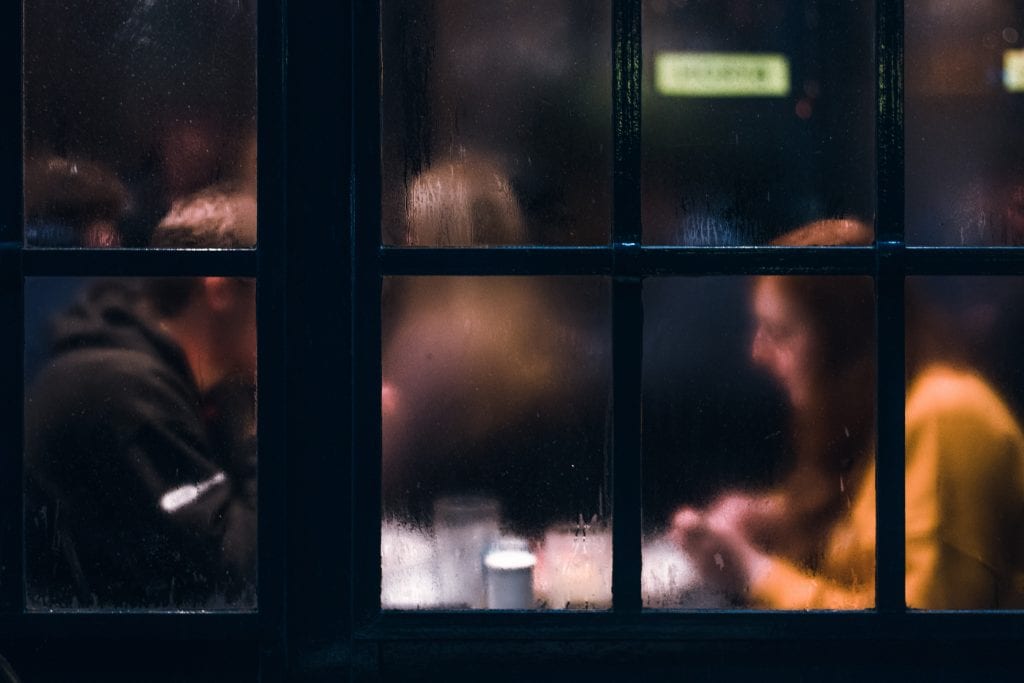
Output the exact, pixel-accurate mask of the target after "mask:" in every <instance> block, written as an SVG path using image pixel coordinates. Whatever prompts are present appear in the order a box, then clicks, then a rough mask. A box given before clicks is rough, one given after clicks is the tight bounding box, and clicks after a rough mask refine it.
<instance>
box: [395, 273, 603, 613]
mask: <svg viewBox="0 0 1024 683" xmlns="http://www.w3.org/2000/svg"><path fill="white" fill-rule="evenodd" d="M609 316H610V312H609V286H608V281H607V280H606V279H603V278H562V277H558V278H555V277H529V278H526V277H518V278H517V277H395V278H388V279H387V280H385V282H384V300H383V340H382V353H383V379H382V381H383V384H382V391H381V400H382V411H383V476H384V490H383V496H384V509H383V525H382V532H381V533H382V538H381V548H382V552H381V555H382V556H381V563H382V578H383V585H382V590H381V604H382V606H383V607H384V608H385V609H388V608H393V609H414V608H456V609H464V608H483V607H489V608H498V609H532V608H550V609H606V608H608V607H610V606H611V516H610V507H609V500H608V476H609V472H608V466H607V465H608V461H607V459H608V452H609V440H610V438H611V434H610V423H609V420H608V411H609V407H610V372H611V356H610V344H611V340H610V321H609Z"/></svg>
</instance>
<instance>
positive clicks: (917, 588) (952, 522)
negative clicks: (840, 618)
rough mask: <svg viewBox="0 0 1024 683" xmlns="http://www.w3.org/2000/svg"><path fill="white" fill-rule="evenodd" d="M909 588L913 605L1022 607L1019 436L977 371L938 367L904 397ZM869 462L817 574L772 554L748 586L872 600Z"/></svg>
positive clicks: (1023, 470) (826, 602)
mask: <svg viewBox="0 0 1024 683" xmlns="http://www.w3.org/2000/svg"><path fill="white" fill-rule="evenodd" d="M906 436H907V447H906V453H907V460H906V465H907V476H906V519H907V530H906V531H907V533H906V539H907V541H906V543H907V546H906V597H907V605H908V606H909V607H913V608H918V609H990V608H1003V609H1006V608H1013V609H1020V608H1021V607H1024V435H1022V433H1021V429H1020V427H1019V426H1018V424H1017V422H1016V420H1015V419H1014V417H1013V415H1012V414H1011V413H1010V411H1009V410H1008V409H1007V407H1006V406H1005V405H1004V403H1003V402H1002V401H1001V400H1000V399H999V397H998V396H997V395H996V394H995V393H994V392H993V390H992V389H991V388H990V387H989V386H988V385H987V384H986V383H985V382H984V381H983V380H982V379H980V378H979V377H977V376H976V375H972V374H968V373H966V372H963V371H959V370H955V369H952V368H950V367H947V366H940V365H935V366H931V367H929V368H927V369H926V370H925V371H924V372H922V373H921V374H920V375H919V376H918V378H917V379H916V380H915V381H914V382H913V384H912V385H911V387H910V390H909V391H908V394H907V406H906ZM874 582H875V468H874V463H872V464H871V467H870V468H869V470H868V471H867V473H866V474H865V476H864V478H863V483H862V484H861V487H860V490H859V491H858V492H857V493H856V496H855V498H854V499H853V506H852V509H851V511H850V513H849V514H848V515H847V516H846V517H844V518H843V519H841V520H840V521H839V522H838V523H837V524H836V525H835V526H834V527H833V529H832V531H831V532H830V535H829V538H828V542H827V546H826V554H825V558H824V563H823V566H822V568H821V571H820V572H819V573H818V574H815V575H813V576H812V575H810V574H808V573H807V572H806V571H805V570H803V569H800V568H799V567H797V566H795V565H792V564H790V563H787V562H785V561H783V560H778V559H772V560H771V561H770V562H769V564H768V565H767V568H766V570H765V571H763V572H762V573H761V574H760V576H758V577H755V579H754V580H753V582H752V585H751V596H752V598H753V599H754V601H755V603H757V604H758V605H760V606H763V607H767V608H771V609H866V608H870V607H872V606H873V605H874V603H875V594H874Z"/></svg>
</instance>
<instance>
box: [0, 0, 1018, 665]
mask: <svg viewBox="0 0 1024 683" xmlns="http://www.w3.org/2000/svg"><path fill="white" fill-rule="evenodd" d="M641 5H642V1H641V0H613V2H612V11H613V31H612V45H611V50H612V56H613V60H614V62H613V65H614V68H613V79H614V82H613V97H614V101H613V131H614V140H613V143H614V155H613V160H614V165H613V176H612V186H613V196H614V197H615V202H614V209H613V211H614V213H613V221H612V225H613V239H612V242H611V243H610V244H609V245H608V246H602V247H578V248H577V247H510V248H500V249H417V250H403V249H397V248H390V247H381V246H380V240H379V235H380V186H381V178H380V107H379V102H380V76H381V72H380V21H379V17H380V14H379V13H380V9H379V7H380V2H376V1H372V2H371V1H367V2H360V1H355V2H345V3H321V2H316V1H315V0H291V1H289V2H285V1H284V0H282V1H280V2H279V1H278V0H259V2H258V16H259V20H258V44H259V48H258V117H259V129H258V157H259V160H260V161H259V164H260V166H259V208H258V212H259V224H260V235H259V238H260V243H259V248H258V250H257V251H255V252H222V251H209V252H197V251H188V250H171V251H158V252H157V251H153V252H140V251H135V250H112V251H89V252H88V253H85V252H83V251H76V250H52V249H25V248H23V246H22V244H21V241H20V240H21V233H22V228H21V226H22V215H21V188H22V142H21V139H22V133H21V92H22V90H21V63H22V55H21V45H22V43H21V3H20V2H13V3H5V4H4V5H3V7H2V8H0V27H3V28H0V32H3V33H4V35H5V37H6V38H7V40H6V41H0V51H6V53H5V56H6V57H7V59H6V61H5V63H6V64H8V65H9V67H8V68H6V69H3V70H2V73H0V79H3V80H2V82H0V91H3V92H7V93H8V94H9V97H8V98H5V99H4V100H3V103H0V120H2V121H4V122H5V124H6V125H5V126H4V127H3V129H2V130H3V131H4V132H3V133H0V178H2V179H3V180H5V181H6V183H5V187H6V188H7V191H6V194H5V196H6V197H7V198H8V201H7V203H6V204H5V205H4V207H3V208H0V212H2V213H0V329H5V330H8V331H11V330H13V331H14V333H13V334H12V333H4V334H2V335H0V357H2V358H3V359H4V360H3V361H2V362H0V405H7V406H14V407H15V409H14V410H10V409H9V410H7V411H6V412H5V413H4V414H3V415H2V416H0V454H2V456H3V457H0V515H2V519H0V653H2V654H3V655H5V656H6V657H8V659H10V660H11V661H12V663H13V664H14V665H15V668H16V670H18V671H19V673H21V675H22V676H23V677H25V678H26V680H30V679H29V675H30V673H42V676H40V677H43V676H52V675H55V674H54V672H58V673H57V674H56V675H59V673H60V672H64V673H67V672H69V671H75V672H78V673H81V672H85V673H87V674H88V673H93V674H97V673H100V672H108V673H109V672H114V673H117V674H119V675H125V676H130V675H131V674H132V673H134V674H136V675H137V674H139V673H143V672H150V673H151V670H149V669H147V667H151V666H158V667H161V668H162V669H163V670H164V671H166V672H167V673H169V674H171V675H173V674H175V673H180V674H181V676H182V677H184V678H187V677H188V676H189V675H190V674H197V673H199V672H203V673H206V674H212V675H215V677H216V679H217V680H225V679H231V680H234V679H238V680H252V678H253V677H254V676H255V675H259V676H260V678H261V679H264V680H282V679H284V678H286V677H287V678H289V679H317V678H321V677H326V678H330V677H332V676H337V675H342V676H345V675H349V674H350V675H352V676H354V677H389V676H392V675H395V676H397V675H400V674H403V673H405V674H419V675H422V672H423V669H422V667H424V666H426V665H432V666H434V667H435V669H433V670H440V669H438V668H436V667H441V668H443V669H445V670H450V671H452V672H456V671H476V672H478V669H477V667H480V666H481V665H482V664H485V663H487V664H491V665H492V666H493V665H494V664H495V663H497V664H498V665H499V666H500V667H501V668H500V670H501V671H502V672H503V674H508V673H510V672H516V671H523V672H534V673H536V672H537V671H543V672H545V673H563V674H566V673H568V674H578V673H581V672H591V673H592V674H593V675H596V677H598V678H602V677H605V676H615V675H616V674H618V675H623V674H627V673H629V672H635V671H638V670H643V671H649V672H664V673H665V674H676V675H677V674H678V673H679V672H681V671H687V672H690V673H691V674H692V673H696V672H704V673H706V674H716V675H720V674H721V673H722V672H740V673H743V672H745V673H748V674H754V675H759V676H763V675H765V674H767V675H768V676H769V677H775V676H778V677H782V676H784V675H786V674H787V673H789V674H792V673H793V672H794V671H796V670H799V669H802V668H804V667H805V666H807V665H808V664H810V665H816V666H818V667H821V668H827V667H830V666H836V663H837V662H838V664H839V665H840V666H842V665H847V664H849V661H850V654H851V652H850V648H851V644H853V647H854V648H856V650H857V651H858V652H859V655H858V656H859V658H860V660H861V663H860V664H859V665H858V666H859V667H861V668H860V669H857V670H858V671H867V672H872V671H876V670H877V671H880V670H883V668H884V667H887V666H892V665H895V666H896V668H897V670H902V671H906V672H908V673H911V672H912V673H916V674H920V673H922V672H931V673H936V674H939V675H943V674H945V675H948V672H949V671H957V670H958V669H956V668H953V669H950V668H948V667H950V666H954V667H955V666H965V667H966V668H965V669H962V671H965V672H966V671H970V672H973V673H977V672H978V670H979V669H981V670H984V671H988V672H989V673H999V672H1003V673H1006V674H1012V673H1017V674H1019V671H1018V670H1017V669H1018V668H1019V660H1018V658H1017V657H1016V654H1015V652H1016V650H1015V647H1014V646H1015V645H1019V642H1020V641H1021V640H1022V639H1024V619H1022V618H1021V612H957V613H944V612H931V613H921V612H913V611H908V610H906V609H905V607H904V599H903V598H904V596H903V590H904V588H903V560H904V549H903V544H904V541H903V524H902V522H903V503H904V500H903V498H904V492H903V477H904V469H903V468H904V443H903V440H904V425H903V413H904V385H903V381H902V377H903V372H904V358H903V353H904V341H903V333H904V329H903V325H904V321H903V285H904V278H905V277H906V276H908V275H939V274H941V275H970V274H979V275H980V274H986V275H993V274H998V275H1011V274H1012V275H1024V250H1022V249H1013V248H937V247H924V246H914V247H908V246H907V245H906V243H905V241H904V238H903V234H904V230H903V227H904V215H903V209H904V178H903V173H904V166H903V132H904V131H903V108H902V93H903V71H902V69H903V64H902V62H903V2H902V0H895V1H894V0H876V36H875V45H876V55H875V59H876V67H877V71H876V73H877V74H879V77H878V80H877V81H876V102H877V109H876V140H875V147H876V173H877V175H876V187H877V195H876V196H877V200H876V201H877V204H876V206H877V210H876V221H875V225H876V243H875V244H874V245H873V246H872V247H862V248H861V247H859V248H831V249H830V248H770V249H767V248H759V247H739V248H688V247H643V246H641V240H640V134H641V131H640V87H641V83H642V79H641V66H642V51H641V43H640V40H641V35H640V11H641ZM339 36H341V37H342V38H340V39H339ZM762 273H771V274H809V273H814V274H835V275H868V276H871V277H873V278H874V280H875V283H876V291H877V298H876V301H877V311H878V313H877V334H878V377H879V380H880V381H879V382H878V383H877V391H878V408H877V410H878V437H877V438H878V449H877V463H878V468H877V497H878V519H879V520H880V522H879V524H878V546H877V553H878V555H877V557H878V581H877V586H878V588H877V590H878V599H877V609H875V610H870V611H867V612H813V613H808V612H793V613H786V612H744V611H723V612H703V613H701V612H672V611H656V612H655V611H650V612H645V611H643V610H642V609H641V599H640V581H639V579H640V543H641V525H640V503H641V499H640V496H641V489H642V472H641V467H640V462H641V459H640V447H641V443H640V388H641V387H640V367H641V358H642V356H641V351H642V341H643V340H642V333H643V324H642V323H643V317H642V315H643V309H642V298H641V294H642V290H641V287H642V279H643V278H644V277H649V276H661V275H691V276H701V275H749V274H762ZM185 274H194V275H198V274H204V275H216V274H220V275H234V276H254V277H257V278H258V283H259V346H260V348H259V354H260V358H259V406H260V409H259V425H258V428H259V439H260V452H259V458H260V481H259V542H260V546H259V547H260V550H259V571H260V589H259V590H260V593H259V608H258V611H257V612H255V613H202V612H118V611H109V612H81V613H26V612H25V610H24V597H23V589H22V578H23V571H22V567H21V547H22V546H21V544H22V530H21V520H22V490H21V481H22V474H23V471H22V470H23V468H22V459H21V454H22V438H23V434H22V431H23V427H22V412H21V406H22V403H23V389H24V387H23V370H24V368H23V362H24V361H23V345H24V315H23V313H24V299H23V296H24V277H26V276H29V277H31V276H38V275H185ZM424 274H448V275H458V274H465V275H470V274H472V275H477V274H516V275H531V274H532V275H542V274H543V275H600V276H608V277H611V278H612V279H613V289H612V292H613V293H612V306H613V331H612V333H613V335H612V336H613V349H614V351H613V353H614V363H613V368H612V371H613V382H614V400H615V405H616V406H617V409H616V412H615V417H614V434H615V437H614V448H615V453H616V457H615V458H614V459H613V463H614V465H613V472H612V481H613V490H612V501H613V510H614V516H613V520H614V522H613V524H614V527H613V533H614V539H615V549H616V552H615V558H614V567H613V569H614V578H613V589H614V595H615V600H614V607H613V610H612V611H609V612H607V613H537V612H526V613H492V612H454V613H453V612H425V613H411V612H393V613H392V612H383V613H382V612H381V610H380V607H379V594H380V590H379V588H380V562H379V557H380V555H379V551H380V538H379V529H380V517H379V515H380V512H379V511H380V501H381V497H380V480H381V463H380V457H379V453H380V429H379V426H380V402H379V390H380V369H381V358H380V283H381V277H383V276H384V275H424ZM892 377H899V378H900V381H897V382H893V381H881V380H882V379H884V378H892ZM623 454H626V456H625V457H624V456H623ZM884 520H888V521H889V522H890V523H888V524H886V523H883V521H884ZM170 648H173V649H174V655H173V662H168V658H167V653H166V651H167V650H168V649H170ZM54 654H56V655H57V659H59V660H62V661H61V662H58V663H56V664H54V663H53V662H52V661H51V660H52V659H53V658H54ZM919 658H923V659H920V661H918V659H919ZM112 662H115V663H112Z"/></svg>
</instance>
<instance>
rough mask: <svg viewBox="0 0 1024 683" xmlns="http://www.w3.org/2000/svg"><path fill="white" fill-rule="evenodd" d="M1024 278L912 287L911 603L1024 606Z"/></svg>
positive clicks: (914, 282) (932, 280)
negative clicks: (1023, 416)
mask: <svg viewBox="0 0 1024 683" xmlns="http://www.w3.org/2000/svg"><path fill="white" fill-rule="evenodd" d="M1021 292H1024V278H1020V277H1002V278H997V277H927V278H924V277H922V278H911V279H910V280H909V281H908V285H907V303H908V305H907V377H908V380H907V418H906V419H907V423H906V430H907V481H906V494H907V495H906V499H907V503H906V505H907V514H906V518H907V528H906V533H907V584H906V595H907V605H908V606H909V607H912V608H918V609H1021V608H1022V607H1024V434H1022V433H1021V426H1020V425H1021V422H1020V416H1021V410H1022V409H1024V367H1022V366H1021V363H1020V345H1021V341H1022V340H1024V297H1022V296H1021Z"/></svg>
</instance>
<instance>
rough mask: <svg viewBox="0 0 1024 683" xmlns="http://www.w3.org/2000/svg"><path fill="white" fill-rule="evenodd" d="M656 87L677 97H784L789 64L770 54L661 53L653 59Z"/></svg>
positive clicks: (782, 58)
mask: <svg viewBox="0 0 1024 683" xmlns="http://www.w3.org/2000/svg"><path fill="white" fill-rule="evenodd" d="M654 87H655V89H656V90H657V91H658V93H660V94H662V95H671V96H676V97H785V96H786V95H788V94H789V60H788V59H786V57H785V56H784V55H780V54H768V53H739V52H661V53H659V54H657V55H656V56H655V57H654Z"/></svg>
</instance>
